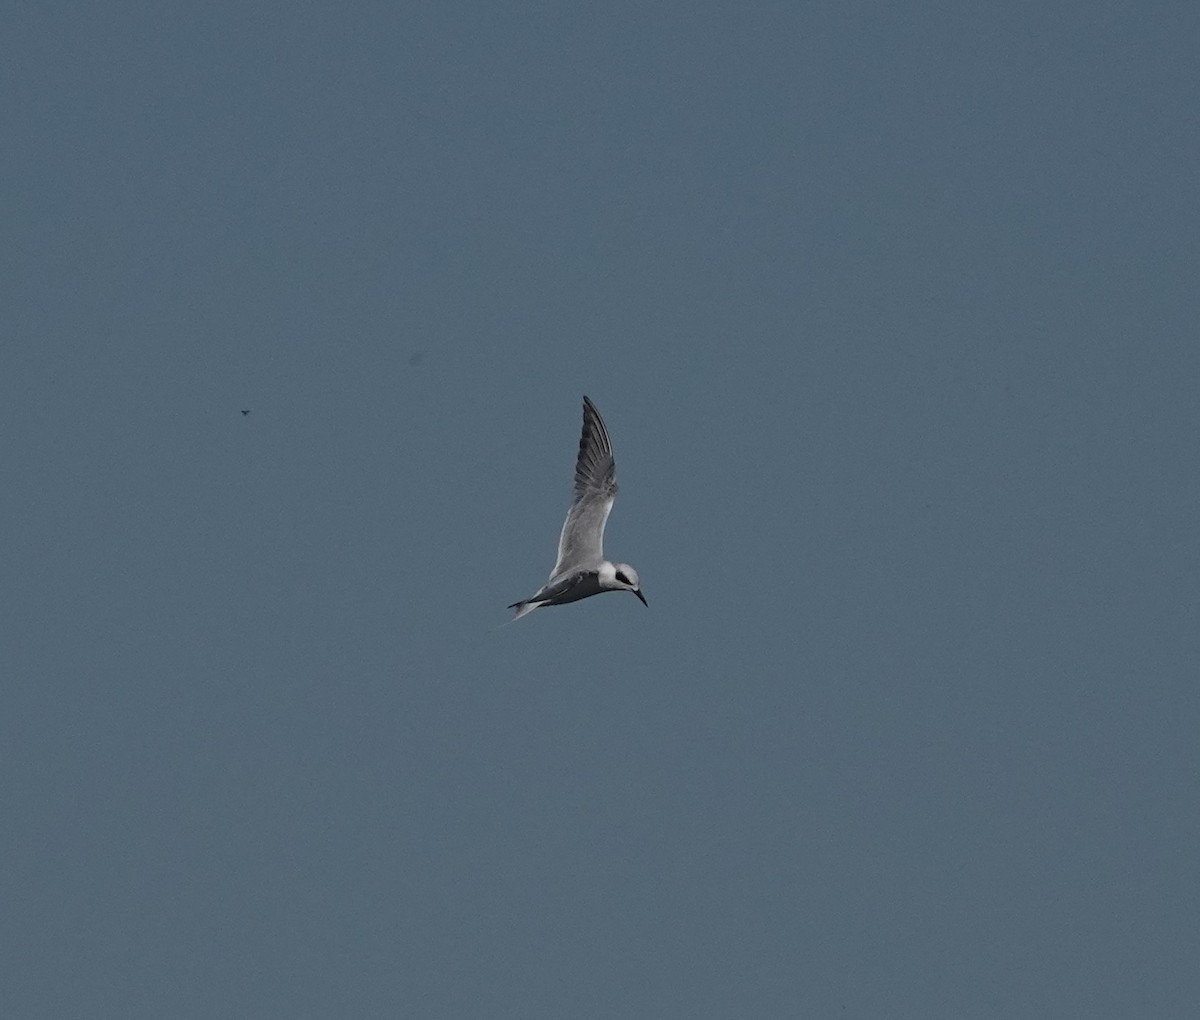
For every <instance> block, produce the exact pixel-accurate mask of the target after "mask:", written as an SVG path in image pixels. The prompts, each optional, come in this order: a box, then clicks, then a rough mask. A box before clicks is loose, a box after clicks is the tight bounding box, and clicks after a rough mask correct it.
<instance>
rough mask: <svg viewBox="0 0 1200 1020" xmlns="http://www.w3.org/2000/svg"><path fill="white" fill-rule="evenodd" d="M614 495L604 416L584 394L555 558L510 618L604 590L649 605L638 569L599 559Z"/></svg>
mask: <svg viewBox="0 0 1200 1020" xmlns="http://www.w3.org/2000/svg"><path fill="white" fill-rule="evenodd" d="M616 498H617V469H616V463H615V462H614V461H613V451H612V443H611V442H610V441H609V438H608V429H607V428H605V427H604V419H603V418H601V417H600V412H599V411H597V410H596V405H595V404H593V403H592V402H591V401H590V400H589V399H588V398H587V397H584V398H583V434H582V435H581V436H580V437H579V456H578V457H577V458H576V459H575V490H574V496H573V498H572V499H571V509H570V510H568V511H567V519H566V520H565V521H564V522H563V526H562V534H560V535H559V536H558V561H557V562H556V563H555V564H554V569H553V570H552V571H550V580H549V582H547V583H546V584H545V585H543V586H542V587H541V588H540V589H539V590H538V591H536V592H534V594H532V595H530V596H529V598H527V599H523V600H522V601H520V602H514V603H513V604H512V605H511V606H509V607H508V608H509V609H515V610H516V611H517V612H516V614H515V615H514V616H513V620H519V619H521V617H522V616H525V615H527V614H529V613H532V612H533V611H534V610H535V609H540V608H541V607H542V606H561V605H565V604H566V603H567V602H578V601H579V600H580V599H586V598H588V597H589V596H590V595H599V594H600V593H601V592H604V591H630V592H633V594H634V595H636V596H637V597H638V598H639V599H641V600H642V605H644V606H648V605H649V603H648V602H646V597H645V596H644V595H643V594H642V588H641V583H640V582H639V581H638V575H637V571H636V570H634V569H633V567H631V566H630V565H629V564H628V563H613V562H612V561H611V560H606V559H605V558H604V548H603V543H604V525H605V522H607V521H608V514H609V511H610V510H612V506H613V501H614V500H615V499H616Z"/></svg>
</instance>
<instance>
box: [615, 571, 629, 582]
mask: <svg viewBox="0 0 1200 1020" xmlns="http://www.w3.org/2000/svg"><path fill="white" fill-rule="evenodd" d="M617 580H618V581H620V582H621V583H622V584H631V583H632V582H631V581H630V580H629V578H628V577H626V576H625V575H624V574H622V573H621V571H619V570H618V571H617Z"/></svg>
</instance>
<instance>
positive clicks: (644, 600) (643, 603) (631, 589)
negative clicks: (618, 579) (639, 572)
mask: <svg viewBox="0 0 1200 1020" xmlns="http://www.w3.org/2000/svg"><path fill="white" fill-rule="evenodd" d="M629 590H630V591H631V592H633V593H634V595H636V596H637V597H638V598H639V599H641V600H642V605H643V606H645V607H646V608H647V609H649V608H650V603H649V602H647V601H646V596H645V595H643V594H642V589H641V588H630V589H629Z"/></svg>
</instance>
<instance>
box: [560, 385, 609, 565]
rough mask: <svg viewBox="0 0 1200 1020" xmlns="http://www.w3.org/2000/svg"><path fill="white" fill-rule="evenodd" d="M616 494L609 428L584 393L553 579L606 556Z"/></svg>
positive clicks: (594, 562) (592, 563) (593, 563)
mask: <svg viewBox="0 0 1200 1020" xmlns="http://www.w3.org/2000/svg"><path fill="white" fill-rule="evenodd" d="M616 498H617V471H616V464H615V463H614V461H613V452H612V443H611V442H609V439H608V429H606V428H605V427H604V419H603V418H601V417H600V412H599V411H597V410H596V405H595V404H593V403H592V402H591V401H590V400H588V398H587V397H584V398H583V434H582V435H581V436H580V437H579V456H578V457H577V458H576V460H575V491H574V497H573V498H572V500H571V509H570V510H568V511H567V519H566V520H565V521H564V522H563V527H562V534H560V535H559V536H558V562H557V563H555V564H554V569H553V570H552V571H551V572H550V577H551V579H553V578H555V577H558V576H560V575H561V574H563V573H565V572H567V571H569V570H575V569H580V568H585V567H595V566H596V565H597V564H598V563H600V561H601V560H603V559H604V525H605V522H606V521H607V520H608V513H609V511H610V510H612V505H613V500H615V499H616Z"/></svg>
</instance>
